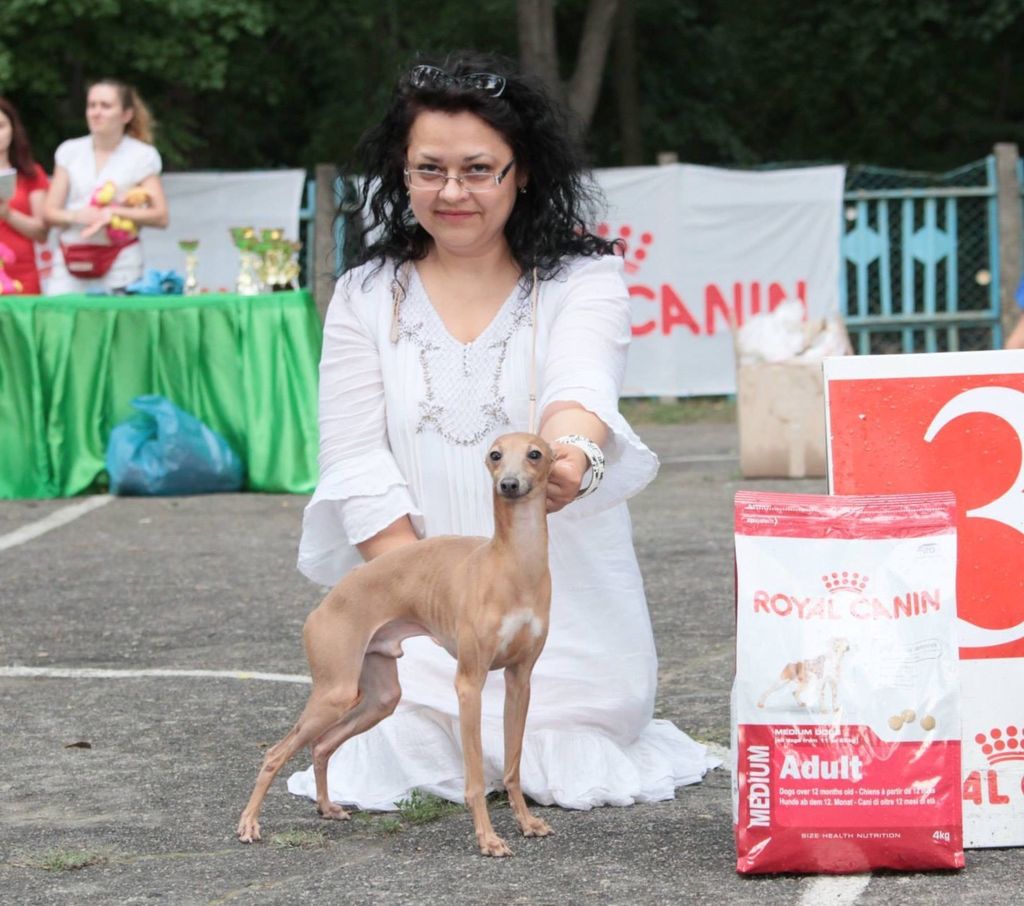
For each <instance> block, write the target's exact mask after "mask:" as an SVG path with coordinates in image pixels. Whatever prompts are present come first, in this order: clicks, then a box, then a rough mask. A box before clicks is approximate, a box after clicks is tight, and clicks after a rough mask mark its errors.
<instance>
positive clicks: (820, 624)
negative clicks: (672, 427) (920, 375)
mask: <svg viewBox="0 0 1024 906" xmlns="http://www.w3.org/2000/svg"><path fill="white" fill-rule="evenodd" d="M735 503H736V505H735V530H736V646H737V651H736V678H735V681H734V684H733V692H732V727H733V740H732V750H733V754H734V761H735V763H734V771H733V823H734V829H735V836H736V851H737V862H736V868H737V870H738V871H740V872H742V873H763V872H832V873H839V872H861V871H868V870H870V869H875V868H894V869H913V870H920V869H935V868H961V867H963V864H964V854H963V824H962V817H961V799H960V702H959V695H960V692H959V680H958V674H957V654H958V652H957V641H956V636H955V630H956V528H955V524H956V523H955V509H956V504H955V500H954V498H953V495H952V494H947V493H936V494H915V495H899V496H873V497H824V496H813V495H804V494H771V493H752V492H741V493H738V494H737V495H736V502H735Z"/></svg>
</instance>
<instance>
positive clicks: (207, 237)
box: [140, 170, 306, 292]
mask: <svg viewBox="0 0 1024 906" xmlns="http://www.w3.org/2000/svg"><path fill="white" fill-rule="evenodd" d="M162 181H163V185H164V192H166V194H167V204H168V207H169V209H170V216H171V223H170V226H168V228H167V229H166V230H152V229H144V230H142V232H141V234H140V235H141V237H142V248H143V255H144V258H145V262H146V267H147V268H157V269H159V270H171V269H173V270H176V271H177V272H178V273H179V274H184V273H185V256H184V254H183V253H182V251H181V249H180V248H179V247H178V242H179V241H180V240H182V239H198V240H199V251H198V252H197V256H198V261H199V266H198V268H197V276H198V278H199V286H200V287H201V288H202V289H204V290H209V291H211V292H223V291H226V292H234V289H235V278H236V277H237V276H238V252H237V251H236V249H235V246H234V244H233V243H232V241H231V236H230V233H229V230H230V228H231V227H239V226H251V227H255V228H256V229H264V228H273V227H280V228H281V229H283V230H284V234H285V236H287V237H288V238H289V239H297V238H298V235H299V207H300V206H301V203H302V189H303V186H304V185H305V181H306V173H305V171H304V170H247V171H240V172H233V173H165V174H164V175H163V177H162Z"/></svg>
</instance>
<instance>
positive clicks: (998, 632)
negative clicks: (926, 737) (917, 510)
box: [924, 387, 1024, 648]
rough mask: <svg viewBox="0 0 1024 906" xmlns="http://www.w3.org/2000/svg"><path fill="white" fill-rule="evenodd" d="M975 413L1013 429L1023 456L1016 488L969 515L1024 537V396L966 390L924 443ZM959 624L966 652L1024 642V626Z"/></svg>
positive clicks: (940, 416) (942, 411) (986, 389)
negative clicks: (987, 520) (967, 650)
mask: <svg viewBox="0 0 1024 906" xmlns="http://www.w3.org/2000/svg"><path fill="white" fill-rule="evenodd" d="M975 413H980V414H988V415H994V416H996V417H997V418H1001V419H1002V420H1003V421H1005V422H1006V423H1007V424H1008V425H1009V426H1010V427H1011V428H1013V430H1014V431H1015V432H1016V433H1017V440H1018V441H1019V442H1020V445H1021V450H1022V456H1021V466H1020V469H1019V470H1018V472H1017V477H1016V478H1015V479H1014V481H1013V484H1011V485H1010V487H1008V488H1007V489H1006V491H1004V492H1003V494H1002V495H1001V496H1000V497H997V498H996V499H995V500H992V501H990V502H989V503H986V504H985V505H984V506H979V507H975V508H974V509H973V510H968V511H967V515H968V516H971V517H974V518H977V519H993V520H995V521H996V522H1001V523H1002V524H1003V525H1005V526H1007V527H1009V528H1011V529H1013V530H1014V531H1015V532H1019V533H1021V534H1022V535H1024V393H1021V392H1020V391H1019V390H1013V389H1011V388H1009V387H975V388H974V389H972V390H965V391H964V392H963V393H960V394H958V395H957V396H955V397H953V399H951V400H950V401H949V402H948V403H946V405H944V406H943V407H942V408H941V409H940V410H939V411H938V413H937V414H936V415H935V418H933V419H932V423H931V424H930V425H929V426H928V430H927V431H926V432H925V435H924V439H925V440H926V441H927V442H928V443H931V442H932V441H933V440H934V439H935V436H936V435H937V434H938V433H939V432H940V431H941V430H942V429H943V428H944V427H945V426H946V425H948V424H949V423H950V422H951V421H953V419H955V418H959V417H960V416H961V415H968V414H975ZM1018 568H1020V567H1019V566H1018ZM959 622H960V647H962V648H988V647H989V646H991V645H1005V644H1007V643H1009V642H1016V641H1017V640H1018V639H1022V638H1024V622H1021V623H1018V624H1017V625H1016V626H1010V627H1008V628H1006V629H986V628H985V627H984V626H978V625H977V624H975V623H971V622H970V621H969V620H965V619H963V618H962V617H961V618H960V621H959Z"/></svg>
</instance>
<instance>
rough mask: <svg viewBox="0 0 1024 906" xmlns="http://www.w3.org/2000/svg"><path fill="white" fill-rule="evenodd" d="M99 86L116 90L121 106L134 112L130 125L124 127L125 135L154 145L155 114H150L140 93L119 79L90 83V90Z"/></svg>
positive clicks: (98, 80) (99, 80)
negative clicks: (107, 86) (106, 86)
mask: <svg viewBox="0 0 1024 906" xmlns="http://www.w3.org/2000/svg"><path fill="white" fill-rule="evenodd" d="M97 85H109V86H110V87H111V88H113V89H115V90H116V91H117V96H118V98H119V99H120V101H121V106H122V107H123V108H124V109H125V110H131V111H132V114H133V115H132V118H131V119H130V120H128V124H127V125H126V126H125V127H124V131H125V133H126V134H128V135H130V136H131V137H132V138H137V139H138V140H139V141H140V142H147V143H148V144H150V145H151V144H153V132H154V131H155V130H156V121H155V120H154V119H153V114H152V113H150V112H149V108H148V107H147V106H146V105H145V103H144V102H143V100H142V98H141V97H140V96H139V93H138V92H137V91H136V90H135V89H134V88H133V87H132V86H131V85H128V84H127V83H125V82H121V81H118V80H117V79H97V80H96V81H95V82H92V83H90V85H89V88H90V89H92V88H95V87H96V86H97Z"/></svg>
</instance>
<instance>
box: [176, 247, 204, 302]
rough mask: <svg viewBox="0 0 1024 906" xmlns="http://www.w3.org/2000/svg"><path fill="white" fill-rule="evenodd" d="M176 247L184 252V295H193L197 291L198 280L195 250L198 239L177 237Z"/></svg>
mask: <svg viewBox="0 0 1024 906" xmlns="http://www.w3.org/2000/svg"><path fill="white" fill-rule="evenodd" d="M178 248H180V249H181V250H182V251H183V252H184V253H185V295H186V296H195V295H197V294H198V293H199V280H198V279H197V278H196V265H197V264H198V258H197V256H196V251H197V250H198V248H199V240H198V239H179V240H178Z"/></svg>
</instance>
